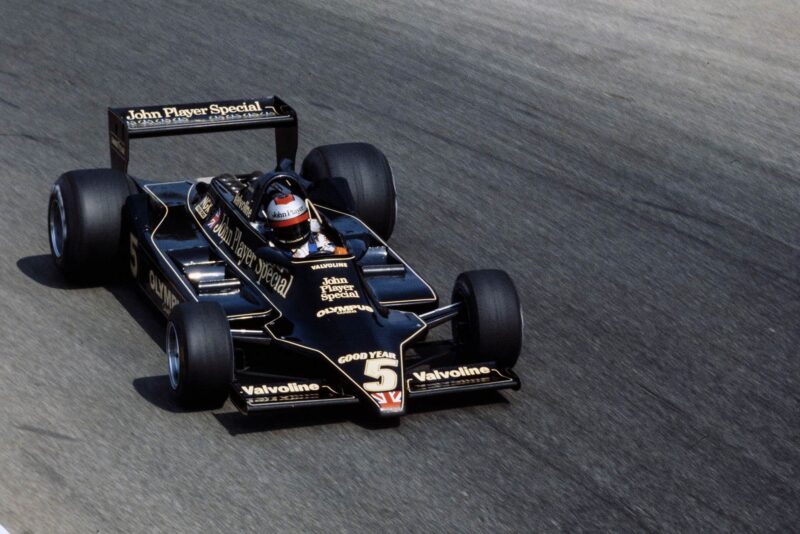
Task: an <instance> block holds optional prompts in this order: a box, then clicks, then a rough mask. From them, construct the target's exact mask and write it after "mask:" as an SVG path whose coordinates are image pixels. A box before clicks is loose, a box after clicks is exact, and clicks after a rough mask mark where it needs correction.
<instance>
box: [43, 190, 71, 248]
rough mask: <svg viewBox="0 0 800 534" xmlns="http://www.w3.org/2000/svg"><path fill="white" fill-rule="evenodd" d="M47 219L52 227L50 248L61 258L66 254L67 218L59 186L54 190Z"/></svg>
mask: <svg viewBox="0 0 800 534" xmlns="http://www.w3.org/2000/svg"><path fill="white" fill-rule="evenodd" d="M47 219H48V226H49V227H50V246H51V247H52V249H53V254H54V255H55V257H56V258H60V257H61V256H62V255H63V254H64V243H65V242H66V241H67V216H66V214H65V213H64V200H63V199H62V198H61V188H60V187H58V186H55V187H54V188H53V194H52V195H51V197H50V209H49V210H48V218H47Z"/></svg>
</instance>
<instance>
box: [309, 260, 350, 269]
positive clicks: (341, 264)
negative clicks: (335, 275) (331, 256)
mask: <svg viewBox="0 0 800 534" xmlns="http://www.w3.org/2000/svg"><path fill="white" fill-rule="evenodd" d="M345 267H347V262H345V261H329V262H327V263H315V264H313V265H312V266H311V270H312V271H319V270H320V269H344V268H345Z"/></svg>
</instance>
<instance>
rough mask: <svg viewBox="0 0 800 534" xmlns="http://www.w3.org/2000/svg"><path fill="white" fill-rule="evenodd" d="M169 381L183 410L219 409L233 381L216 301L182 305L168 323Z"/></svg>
mask: <svg viewBox="0 0 800 534" xmlns="http://www.w3.org/2000/svg"><path fill="white" fill-rule="evenodd" d="M166 349H167V365H168V370H169V375H168V376H169V382H170V387H171V388H172V391H173V393H174V394H175V398H176V400H177V401H178V403H179V404H180V405H181V406H183V407H186V408H208V409H215V408H219V407H221V406H222V405H223V404H224V403H225V399H227V398H228V392H229V388H230V385H231V382H232V380H233V341H232V340H231V331H230V326H229V324H228V318H227V316H226V315H225V311H224V310H223V309H222V306H220V304H219V303H217V302H184V303H181V304H178V305H177V306H175V308H173V310H172V313H171V314H170V317H169V322H168V324H167V343H166Z"/></svg>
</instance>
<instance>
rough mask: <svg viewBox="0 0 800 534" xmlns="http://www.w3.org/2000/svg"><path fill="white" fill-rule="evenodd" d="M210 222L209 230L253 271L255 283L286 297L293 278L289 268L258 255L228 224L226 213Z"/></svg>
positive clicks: (237, 258)
mask: <svg viewBox="0 0 800 534" xmlns="http://www.w3.org/2000/svg"><path fill="white" fill-rule="evenodd" d="M216 218H217V215H214V217H213V218H212V221H211V222H214V219H216ZM211 222H209V224H208V226H209V228H211V232H212V233H213V234H215V235H216V236H217V237H219V239H220V240H221V241H222V242H223V243H225V244H226V245H227V246H228V248H229V249H230V250H231V252H233V255H234V256H236V260H237V263H238V264H239V265H245V266H247V267H248V268H249V269H252V270H253V271H254V272H255V275H256V283H258V284H262V285H266V286H267V287H269V288H270V289H272V290H273V291H274V292H275V293H277V294H278V295H280V296H281V297H283V298H286V295H287V293H288V292H289V288H290V287H291V286H292V281H293V280H294V277H293V276H292V275H290V274H289V270H288V269H287V268H286V267H281V266H279V265H275V264H274V263H271V262H268V261H267V260H265V259H264V258H260V257H258V256H257V255H256V253H255V252H253V249H251V248H250V247H248V246H247V245H246V244H245V243H244V241H242V230H241V229H240V228H234V227H232V226H231V225H230V222H229V220H228V216H227V215H222V216H221V217H220V219H219V220H218V221H216V222H214V224H213V225H212V224H211Z"/></svg>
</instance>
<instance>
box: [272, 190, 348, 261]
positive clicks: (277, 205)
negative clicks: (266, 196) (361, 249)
mask: <svg viewBox="0 0 800 534" xmlns="http://www.w3.org/2000/svg"><path fill="white" fill-rule="evenodd" d="M264 211H265V213H262V215H263V216H264V218H265V219H266V220H267V225H268V226H269V228H270V230H271V232H270V234H271V236H270V237H271V240H272V241H271V243H270V244H271V245H273V246H277V247H279V248H280V249H282V250H283V251H284V252H286V253H287V254H288V255H290V256H292V257H293V258H305V257H306V256H308V255H309V254H315V253H320V252H326V253H332V252H338V251H337V247H336V246H335V245H334V244H333V243H331V241H330V240H329V239H328V238H327V237H326V236H325V234H323V233H322V232H321V231H320V224H319V221H317V220H316V219H312V218H311V217H310V216H309V213H308V206H307V205H306V202H305V200H303V199H302V198H301V197H299V196H298V195H295V194H292V193H286V192H281V193H278V194H277V195H275V196H273V197H272V199H271V200H270V201H269V204H267V208H266V210H264Z"/></svg>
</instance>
